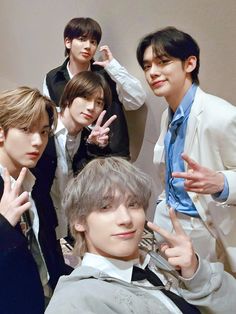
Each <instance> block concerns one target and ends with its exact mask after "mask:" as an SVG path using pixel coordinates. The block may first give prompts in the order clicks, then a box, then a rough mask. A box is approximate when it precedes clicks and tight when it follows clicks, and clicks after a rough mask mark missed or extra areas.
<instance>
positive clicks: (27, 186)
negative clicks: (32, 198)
mask: <svg viewBox="0 0 236 314" xmlns="http://www.w3.org/2000/svg"><path fill="white" fill-rule="evenodd" d="M0 174H1V175H2V174H3V166H2V165H0ZM35 180H36V179H35V176H34V175H33V174H32V172H31V171H30V170H29V169H27V172H26V175H25V178H24V181H23V183H22V187H23V190H24V191H26V192H31V191H32V188H33V186H34V184H35ZM15 182H16V180H15V179H14V178H13V177H11V183H12V184H14V183H15Z"/></svg>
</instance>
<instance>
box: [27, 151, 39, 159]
mask: <svg viewBox="0 0 236 314" xmlns="http://www.w3.org/2000/svg"><path fill="white" fill-rule="evenodd" d="M39 155H40V154H39V153H38V152H31V153H27V156H29V157H31V158H32V159H36V158H38V157H39Z"/></svg>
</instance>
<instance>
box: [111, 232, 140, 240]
mask: <svg viewBox="0 0 236 314" xmlns="http://www.w3.org/2000/svg"><path fill="white" fill-rule="evenodd" d="M135 232H136V231H127V232H121V233H116V234H114V235H113V236H114V237H118V238H123V239H129V238H133V237H134V235H135Z"/></svg>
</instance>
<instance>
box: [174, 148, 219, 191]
mask: <svg viewBox="0 0 236 314" xmlns="http://www.w3.org/2000/svg"><path fill="white" fill-rule="evenodd" d="M182 158H183V160H184V161H186V163H187V164H188V171H187V172H173V173H172V177H174V178H183V179H185V182H184V188H185V190H186V191H190V192H195V193H200V194H215V193H218V192H221V191H222V190H223V188H224V175H223V174H222V173H221V172H216V171H213V170H211V169H209V168H206V167H202V166H201V165H199V164H198V163H197V162H196V161H194V160H193V159H191V158H190V157H189V156H188V155H186V154H182Z"/></svg>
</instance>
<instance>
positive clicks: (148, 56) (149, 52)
mask: <svg viewBox="0 0 236 314" xmlns="http://www.w3.org/2000/svg"><path fill="white" fill-rule="evenodd" d="M153 59H154V53H153V48H152V46H151V45H150V46H148V47H147V48H146V49H145V51H144V54H143V62H150V61H152V60H153Z"/></svg>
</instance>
